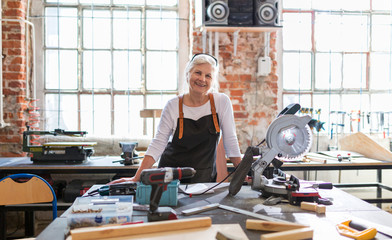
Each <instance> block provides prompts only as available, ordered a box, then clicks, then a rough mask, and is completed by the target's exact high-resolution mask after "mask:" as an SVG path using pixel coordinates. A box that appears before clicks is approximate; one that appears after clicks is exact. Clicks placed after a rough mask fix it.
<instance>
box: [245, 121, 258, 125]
mask: <svg viewBox="0 0 392 240" xmlns="http://www.w3.org/2000/svg"><path fill="white" fill-rule="evenodd" d="M258 123H259V121H256V120H251V121H249V122H248V125H252V126H257V124H258Z"/></svg>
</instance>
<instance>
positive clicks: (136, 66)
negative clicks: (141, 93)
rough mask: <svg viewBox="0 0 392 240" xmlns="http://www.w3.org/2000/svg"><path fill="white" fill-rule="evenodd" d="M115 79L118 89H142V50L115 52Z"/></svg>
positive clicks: (115, 86) (115, 85)
mask: <svg viewBox="0 0 392 240" xmlns="http://www.w3.org/2000/svg"><path fill="white" fill-rule="evenodd" d="M113 61H114V62H113V63H114V64H113V71H114V73H113V81H114V88H115V89H118V90H127V89H140V88H141V83H142V72H141V71H142V54H141V52H131V51H115V52H113Z"/></svg>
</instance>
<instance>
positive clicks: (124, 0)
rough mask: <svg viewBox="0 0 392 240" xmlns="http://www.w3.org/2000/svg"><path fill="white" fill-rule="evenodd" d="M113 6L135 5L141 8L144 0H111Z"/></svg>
mask: <svg viewBox="0 0 392 240" xmlns="http://www.w3.org/2000/svg"><path fill="white" fill-rule="evenodd" d="M113 3H114V4H121V5H137V6H141V5H144V0H132V1H129V0H113Z"/></svg>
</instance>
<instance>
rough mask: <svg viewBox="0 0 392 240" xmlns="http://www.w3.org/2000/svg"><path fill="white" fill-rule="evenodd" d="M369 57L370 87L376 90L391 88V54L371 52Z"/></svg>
mask: <svg viewBox="0 0 392 240" xmlns="http://www.w3.org/2000/svg"><path fill="white" fill-rule="evenodd" d="M370 59H371V66H370V88H371V89H376V90H386V89H392V73H391V69H392V63H391V61H392V56H391V54H387V53H385V54H383V53H373V54H372V55H371V58H370Z"/></svg>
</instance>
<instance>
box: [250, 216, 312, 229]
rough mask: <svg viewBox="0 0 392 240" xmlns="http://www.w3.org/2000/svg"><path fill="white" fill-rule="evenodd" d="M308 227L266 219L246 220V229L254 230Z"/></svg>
mask: <svg viewBox="0 0 392 240" xmlns="http://www.w3.org/2000/svg"><path fill="white" fill-rule="evenodd" d="M304 227H308V226H305V225H302V224H296V223H281V222H271V221H264V220H255V219H247V220H246V229H252V230H261V231H271V232H277V231H286V230H293V229H298V228H304Z"/></svg>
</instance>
